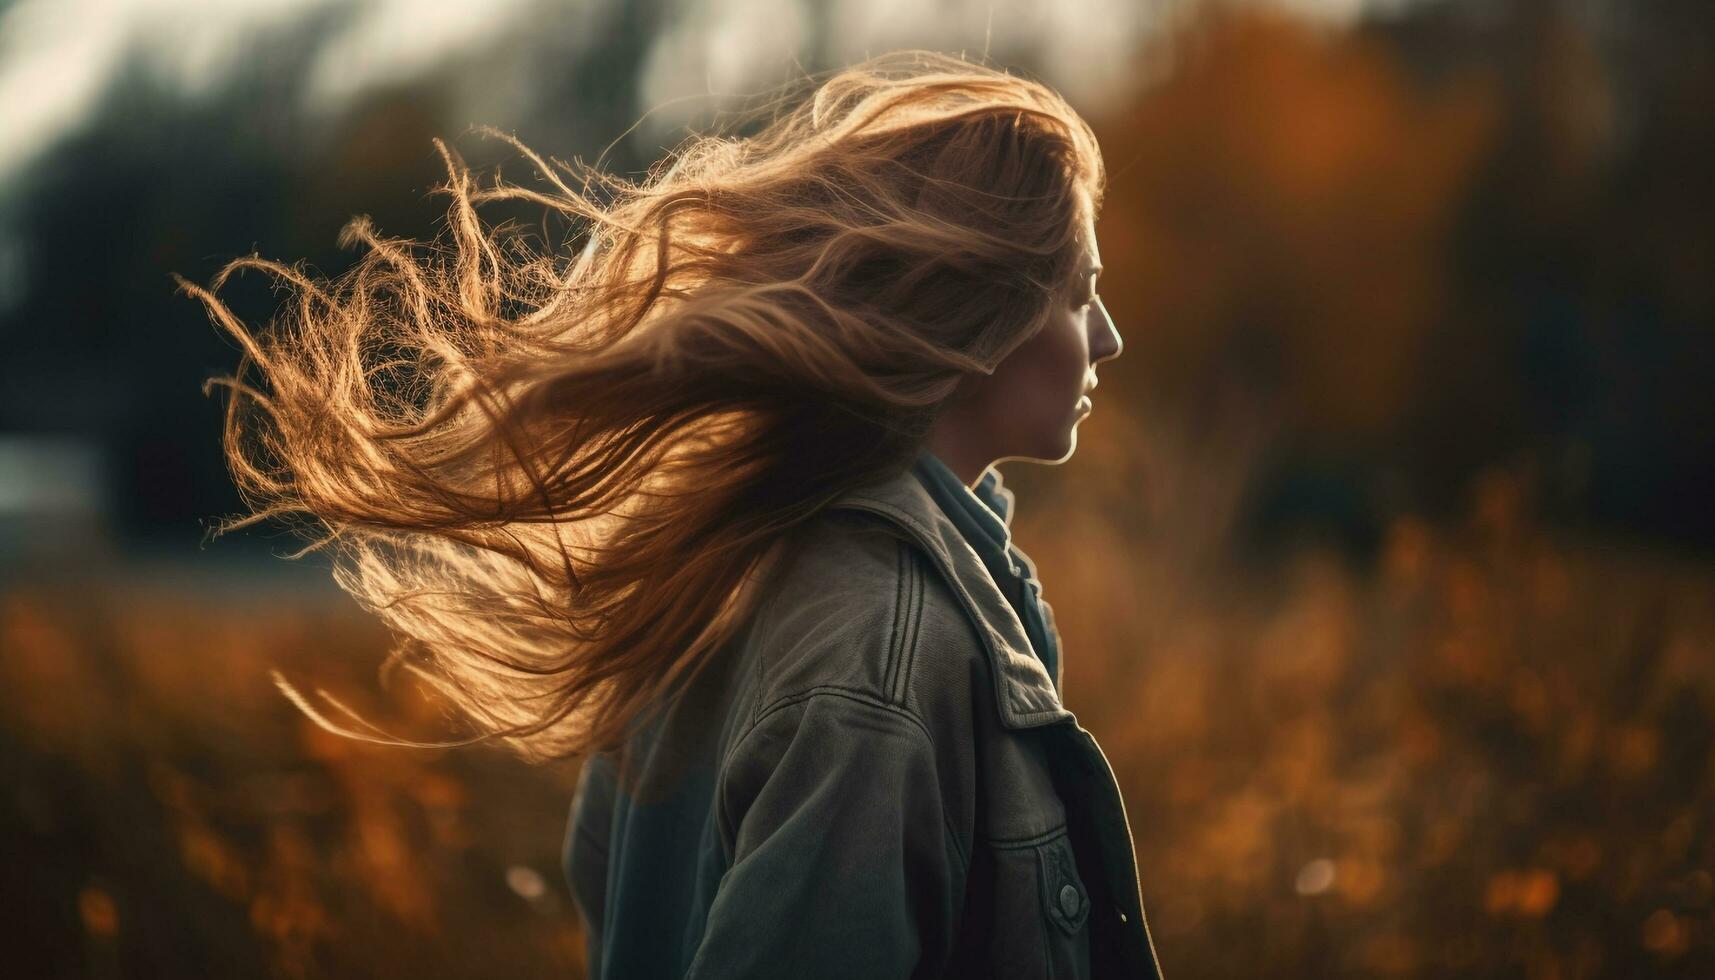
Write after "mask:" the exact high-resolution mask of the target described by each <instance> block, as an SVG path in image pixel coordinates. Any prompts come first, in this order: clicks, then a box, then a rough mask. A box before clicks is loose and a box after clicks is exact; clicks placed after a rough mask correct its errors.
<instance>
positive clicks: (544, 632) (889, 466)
mask: <svg viewBox="0 0 1715 980" xmlns="http://www.w3.org/2000/svg"><path fill="white" fill-rule="evenodd" d="M813 81H814V84H813V85H810V86H808V87H807V89H806V90H805V91H803V92H801V93H798V95H797V97H795V98H794V100H792V101H790V102H787V103H782V104H779V105H776V106H775V107H774V109H773V112H772V114H771V115H770V116H769V117H768V118H766V119H765V120H763V124H762V125H761V126H760V128H758V129H756V130H755V131H754V132H752V133H751V134H750V135H746V136H736V135H730V134H722V133H709V134H705V135H699V136H694V137H692V138H691V139H689V140H687V141H686V142H685V143H684V144H682V145H681V146H680V147H679V148H678V149H676V150H675V151H674V152H673V153H672V154H671V155H670V156H669V157H668V158H667V159H666V160H664V161H662V163H661V164H659V165H658V166H656V167H655V168H654V169H652V170H651V171H650V172H649V174H648V175H647V176H646V177H645V178H643V179H641V180H638V181H627V180H623V179H620V178H617V177H613V176H609V175H605V174H603V173H601V172H599V171H598V170H596V169H593V168H588V167H578V166H573V165H568V164H562V163H559V162H557V161H555V162H554V163H553V164H552V165H551V164H550V163H549V162H548V161H544V160H543V159H541V158H540V157H538V156H537V155H536V154H534V153H533V152H531V151H530V150H528V149H527V148H526V147H524V146H523V145H522V144H520V143H518V142H517V141H515V140H514V141H512V143H513V145H515V146H516V147H517V148H518V149H519V151H520V152H522V153H524V154H525V155H526V156H527V157H528V158H529V159H530V160H531V161H532V163H534V164H535V165H536V167H537V168H538V172H539V173H540V175H541V177H542V178H543V179H544V180H545V181H546V189H545V190H537V189H531V188H528V187H524V186H520V185H508V184H502V183H500V182H499V181H498V180H497V181H495V182H494V183H493V184H490V185H484V184H481V183H479V182H478V181H477V180H476V179H475V178H474V177H473V176H472V175H471V173H470V171H469V170H468V169H467V168H466V167H465V165H464V164H463V163H462V162H461V161H460V160H459V159H458V158H457V157H456V156H455V155H454V154H453V152H452V151H451V150H450V149H449V148H447V147H446V146H445V145H444V144H441V143H439V142H437V146H438V147H439V148H440V149H441V152H442V154H443V157H444V158H445V161H446V164H447V169H448V173H449V175H450V179H449V181H448V183H447V185H445V187H444V190H445V192H446V193H447V194H448V195H449V196H450V198H451V202H452V203H451V206H450V211H449V228H450V232H451V239H452V240H451V243H450V246H428V247H425V246H423V245H421V244H419V243H415V242H412V241H409V240H403V239H390V238H385V237H382V236H381V235H380V234H379V233H378V232H377V231H376V230H375V229H374V228H373V227H372V226H371V225H370V224H369V223H368V222H367V220H365V219H361V218H360V219H357V220H354V221H353V222H352V223H351V224H350V225H348V226H347V228H346V230H345V232H344V235H343V236H342V240H343V241H346V242H347V243H357V244H361V245H363V246H365V247H366V251H365V252H364V253H363V255H362V256H361V257H360V259H359V260H358V262H357V263H356V264H355V265H354V266H353V268H352V269H351V270H350V271H348V272H347V273H345V274H343V275H342V276H340V277H338V278H337V279H335V280H333V281H331V282H330V281H323V280H321V279H318V278H315V277H312V276H309V275H307V274H305V273H304V272H303V271H302V270H301V269H300V268H299V267H298V266H290V265H283V264H280V263H276V262H271V261H267V260H263V259H260V258H257V257H254V256H251V257H246V258H243V259H239V260H237V261H235V262H233V263H230V264H229V265H228V266H227V268H226V269H225V270H223V271H222V273H221V274H220V276H218V277H217V278H216V280H215V282H214V283H213V284H212V286H211V288H210V289H207V290H205V289H203V288H201V287H198V286H194V285H192V284H190V283H184V282H182V281H181V282H182V285H183V288H184V289H185V290H186V291H188V292H190V293H192V294H193V295H195V296H196V297H197V298H199V299H201V300H202V301H203V302H204V303H205V305H206V306H207V307H208V309H209V311H210V313H211V315H212V316H213V317H214V319H215V320H216V322H217V323H218V324H220V325H221V326H222V327H224V328H225V329H227V330H228V331H230V332H231V333H232V335H233V336H234V337H235V338H237V339H238V341H239V342H240V344H241V346H242V350H243V358H242V361H241V363H240V366H239V368H238V370H237V371H236V373H235V374H234V375H233V376H232V377H229V378H220V379H214V382H216V383H220V384H223V385H225V386H226V387H228V388H229V389H230V391H231V400H230V401H229V404H228V412H227V417H226V428H225V433H224V441H223V442H224V448H225V451H226V454H227V458H228V461H229V465H230V467H231V470H232V473H233V476H234V479H235V482H236V483H237V484H238V486H239V488H240V490H241V491H242V493H243V494H244V496H245V501H246V503H247V504H249V505H251V507H252V513H251V514H250V515H248V516H246V517H244V518H243V519H242V520H238V521H236V522H233V523H231V524H229V525H228V526H226V527H224V528H222V530H230V529H233V528H236V527H241V526H244V525H247V524H251V523H255V522H257V521H261V520H264V519H267V518H270V517H279V516H285V515H291V514H305V515H309V516H311V517H312V518H313V519H314V520H315V521H316V522H318V524H319V525H320V526H322V527H325V529H326V531H327V533H326V534H325V535H324V536H322V537H320V538H319V539H317V540H316V541H314V542H313V543H312V544H311V545H310V546H309V548H306V549H305V550H306V551H308V550H310V549H312V548H327V549H329V551H330V552H331V553H332V554H333V555H334V556H335V557H336V561H335V563H334V576H335V578H336V580H337V581H338V582H339V584H340V585H341V586H342V587H343V588H344V589H346V590H347V591H348V592H350V593H351V594H352V595H353V596H354V597H356V598H357V599H358V601H359V602H360V603H362V604H363V605H364V607H365V608H367V609H369V610H371V611H373V612H374V613H375V614H376V615H378V616H380V617H381V618H382V619H383V620H385V622H386V623H387V624H388V625H389V626H390V627H391V628H392V629H393V630H394V631H395V633H396V634H397V635H398V637H399V638H400V642H399V643H398V645H397V647H396V648H395V649H394V651H393V652H392V654H391V656H390V658H389V660H388V667H395V666H397V667H400V668H403V669H407V670H409V671H411V672H412V673H414V674H415V675H416V676H418V677H421V678H422V679H424V680H425V681H427V682H429V683H431V684H433V685H434V686H435V687H436V688H437V689H438V690H439V691H440V692H441V694H443V695H444V696H445V698H446V699H447V700H448V701H449V702H450V703H451V704H452V705H454V706H456V707H457V708H458V709H459V711H460V714H461V716H462V717H463V718H464V719H465V720H466V721H467V722H468V724H469V726H470V727H471V729H472V731H473V734H472V735H471V737H470V739H467V740H477V739H499V740H503V741H504V742H506V743H507V744H508V745H509V746H510V747H512V748H514V749H516V750H518V751H519V752H521V753H523V754H524V755H526V756H528V757H531V758H538V759H545V758H553V757H561V756H579V757H582V758H583V759H584V760H585V761H584V765H583V770H582V776H581V777H580V782H579V787H578V791H577V795H576V799H575V800H574V801H572V813H571V820H570V824H569V827H568V833H567V837H566V846H565V859H566V874H567V880H568V883H569V886H570V888H571V890H572V893H573V895H574V897H575V899H576V904H577V908H578V910H579V913H580V914H581V916H582V918H583V922H584V925H585V934H586V940H587V944H588V947H587V948H588V962H589V968H590V973H591V975H592V976H595V977H604V978H649V977H684V976H689V977H699V978H714V977H735V978H736V977H782V978H786V977H791V978H800V977H863V978H874V977H906V976H912V977H928V976H986V977H1079V976H1104V977H1106V976H1125V977H1152V976H1159V970H1158V968H1157V964H1156V959H1155V955H1154V950H1153V948H1152V945H1151V942H1150V938H1149V934H1148V931H1147V928H1146V926H1145V922H1144V917H1143V909H1142V906H1141V901H1140V896H1139V886H1138V881H1137V874H1136V868H1135V864H1134V858H1133V847H1132V841H1131V836H1130V830H1129V827H1128V824H1127V820H1126V814H1125V811H1124V807H1123V804H1122V803H1121V800H1120V795H1119V790H1118V787H1117V785H1116V783H1115V781H1114V778H1113V774H1112V771H1111V769H1110V768H1109V767H1108V765H1107V762H1106V760H1105V759H1104V758H1103V756H1102V754H1101V751H1100V749H1099V748H1097V747H1096V744H1095V742H1094V740H1093V739H1092V738H1091V736H1090V735H1089V734H1088V733H1087V732H1086V731H1084V729H1082V728H1081V727H1080V726H1079V725H1078V724H1077V722H1076V720H1075V719H1074V717H1073V715H1072V714H1071V713H1070V712H1069V711H1068V710H1067V709H1066V708H1065V707H1064V706H1063V705H1062V703H1061V700H1060V695H1059V681H1060V673H1061V651H1060V644H1059V635H1058V632H1057V631H1056V629H1055V625H1054V620H1053V614H1052V610H1051V609H1050V607H1049V606H1048V605H1047V603H1045V602H1043V601H1042V599H1041V594H1040V590H1041V586H1040V583H1039V582H1038V581H1037V579H1036V575H1035V567H1034V566H1033V564H1032V563H1031V562H1030V560H1029V559H1028V558H1027V557H1026V556H1025V555H1024V553H1023V552H1022V551H1020V550H1019V549H1018V547H1017V546H1016V545H1015V544H1014V543H1013V542H1012V540H1011V537H1010V533H1009V526H1010V522H1011V516H1012V506H1013V496H1012V493H1011V491H1010V490H1008V489H1007V488H1006V487H1005V486H1004V485H1003V483H1002V480H1001V476H1000V474H999V471H998V470H997V469H996V468H995V464H996V463H998V462H1001V461H1003V460H1021V461H1034V462H1046V463H1053V462H1059V461H1063V460H1065V459H1067V458H1068V457H1070V455H1071V454H1072V452H1073V450H1074V447H1075V445H1076V427H1077V425H1078V422H1079V421H1080V419H1082V418H1083V417H1084V415H1085V414H1086V413H1087V412H1088V411H1089V410H1090V401H1089V399H1088V395H1089V392H1090V390H1091V389H1092V388H1093V387H1094V386H1095V378H1096V375H1095V368H1096V365H1097V364H1098V363H1100V362H1102V361H1105V360H1107V359H1110V358H1112V357H1115V356H1117V355H1118V354H1119V353H1120V337H1119V334H1118V333H1117V331H1116V330H1115V328H1114V324H1113V323H1112V321H1111V320H1110V319H1109V318H1108V315H1107V313H1106V311H1105V309H1104V308H1103V306H1102V304H1101V301H1100V300H1099V298H1097V296H1096V293H1095V277H1096V274H1097V273H1098V272H1099V271H1100V253H1099V249H1098V245H1097V242H1096V237H1095V219H1096V216H1097V213H1098V211H1099V208H1100V204H1101V198H1102V190H1103V184H1104V180H1105V177H1104V170H1103V165H1102V160H1101V157H1100V151H1099V149H1098V147H1097V144H1096V140H1095V138H1094V136H1093V134H1092V133H1091V131H1090V129H1089V127H1088V125H1087V124H1086V123H1085V122H1084V121H1083V120H1082V119H1081V118H1080V117H1079V116H1078V114H1077V113H1076V112H1074V111H1073V109H1072V108H1071V107H1070V106H1069V105H1068V104H1067V103H1066V102H1065V101H1064V100H1063V99H1062V98H1061V97H1060V96H1059V95H1057V94H1056V93H1055V92H1053V91H1052V90H1051V89H1049V88H1048V87H1046V86H1044V85H1042V84H1039V83H1037V82H1034V81H1031V80H1028V79H1025V78H1022V77H1018V76H1016V75H1013V74H1010V73H1007V72H1003V71H999V70H996V69H993V68H990V67H987V66H983V65H980V64H974V63H971V62H969V61H966V60H964V59H960V58H954V57H950V56H944V55H937V54H932V53H928V52H921V51H911V52H902V53H897V54H893V55H887V56H882V57H879V58H874V59H871V60H868V61H866V62H864V63H862V64H859V65H856V66H853V67H851V68H847V69H845V70H843V71H839V72H834V73H830V74H828V75H825V76H822V77H820V78H818V79H815V80H813ZM508 139H510V138H508ZM495 200H513V201H522V202H525V203H533V204H539V205H542V206H545V207H547V208H550V209H553V210H554V211H556V212H559V213H561V214H563V215H565V216H567V217H568V218H569V219H571V220H572V221H573V222H574V224H575V226H576V228H577V237H576V238H575V239H574V240H573V242H572V244H571V247H570V248H567V249H564V250H556V249H548V248H542V249H537V248H534V247H532V246H531V245H529V244H528V242H527V241H526V240H525V239H523V238H522V237H520V236H516V235H510V234H508V230H507V229H506V228H504V227H502V228H489V227H487V226H485V225H484V224H483V223H482V222H480V221H479V220H478V218H477V213H476V208H477V206H478V205H480V204H482V203H484V202H488V201H495ZM245 268H254V269H260V270H263V271H266V272H268V273H269V274H271V275H273V276H275V277H277V279H278V280H279V281H280V282H282V283H283V284H285V285H286V286H287V287H289V289H290V290H291V293H292V296H293V301H292V302H291V303H289V304H287V305H286V306H285V307H283V313H282V315H281V317H280V318H279V319H277V320H276V321H275V322H274V323H273V324H272V325H271V326H272V327H273V329H270V330H267V331H252V330H250V329H248V328H246V327H245V325H244V324H242V323H241V322H239V320H238V319H237V318H236V317H235V316H234V315H233V314H232V313H231V311H230V310H229V309H228V308H227V307H226V306H225V305H224V304H223V303H222V302H221V301H220V300H219V299H217V298H216V296H215V291H217V290H218V289H219V288H220V286H221V284H222V283H223V282H224V281H225V279H226V278H227V277H228V276H229V275H230V274H231V273H232V272H234V271H237V270H240V269H245ZM251 368H255V370H256V373H257V374H259V375H260V378H259V380H258V379H254V378H252V377H251V376H250V374H251V371H250V369H251ZM286 690H287V691H288V693H289V694H290V695H291V696H293V697H294V698H295V699H296V700H297V701H298V703H299V704H300V706H301V707H303V708H304V709H305V710H307V711H309V712H311V714H312V715H313V716H314V717H316V718H317V720H318V721H320V722H321V723H323V724H324V725H327V726H329V727H332V728H335V729H337V730H340V731H343V732H345V733H347V734H351V735H354V736H356V737H363V738H370V739H374V740H380V741H386V740H388V737H387V736H385V735H384V734H382V733H381V732H380V731H379V730H378V729H375V728H370V727H365V725H366V723H364V722H363V721H362V720H361V719H354V718H353V719H349V720H348V722H347V723H341V722H338V721H336V720H335V719H334V718H332V717H330V716H329V715H328V714H327V713H326V710H325V707H323V706H318V705H316V704H313V703H312V702H310V701H309V700H308V699H306V698H303V697H301V696H299V695H297V693H296V691H295V690H293V689H291V688H290V687H289V686H286ZM333 704H334V706H335V707H336V708H337V707H338V704H337V702H334V703H333ZM412 744H415V743H412ZM473 940H474V941H480V939H475V937H473Z"/></svg>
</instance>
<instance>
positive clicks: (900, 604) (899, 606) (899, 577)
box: [881, 539, 910, 700]
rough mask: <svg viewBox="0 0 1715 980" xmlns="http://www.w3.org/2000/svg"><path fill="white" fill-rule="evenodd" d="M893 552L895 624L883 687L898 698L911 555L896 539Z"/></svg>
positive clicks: (889, 641)
mask: <svg viewBox="0 0 1715 980" xmlns="http://www.w3.org/2000/svg"><path fill="white" fill-rule="evenodd" d="M895 545H896V546H895V548H894V553H893V568H894V578H893V624H892V629H891V630H889V631H888V645H887V670H886V672H885V674H884V676H883V677H882V681H881V689H882V690H883V691H884V692H886V693H887V696H888V699H889V700H896V697H895V695H894V691H895V689H896V685H897V683H898V680H899V672H900V661H901V660H902V659H903V658H904V655H905V642H904V641H905V630H904V628H903V624H904V621H905V617H906V612H905V606H906V603H907V602H908V601H909V598H908V587H907V577H908V575H909V572H908V571H907V568H908V565H909V563H910V556H909V555H908V554H907V553H906V543H905V542H904V541H900V540H898V539H895Z"/></svg>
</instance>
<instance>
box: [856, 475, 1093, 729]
mask: <svg viewBox="0 0 1715 980" xmlns="http://www.w3.org/2000/svg"><path fill="white" fill-rule="evenodd" d="M839 507H840V508H849V509H855V510H863V511H868V512H870V513H875V514H880V515H882V516H884V517H886V518H888V519H890V520H893V521H895V522H897V523H899V524H900V525H902V526H903V527H905V528H906V529H907V530H909V531H910V532H912V536H913V537H914V538H917V539H920V540H922V541H923V542H925V544H927V543H928V542H930V541H932V540H933V539H934V538H935V534H934V532H933V531H931V530H930V529H929V528H928V527H926V526H924V525H923V523H922V522H921V521H919V520H917V518H915V517H913V516H912V515H910V514H906V513H904V512H902V511H900V510H899V509H898V508H897V507H895V506H893V505H892V504H891V503H888V502H887V501H883V500H878V499H877V498H875V497H871V496H868V495H865V494H852V495H850V496H849V497H848V498H847V499H846V500H845V501H844V502H842V503H841V504H840V505H839ZM935 561H936V565H937V566H938V568H937V572H938V574H940V575H941V576H942V577H943V578H945V579H947V585H948V587H949V588H951V589H952V591H953V594H954V596H955V597H956V598H958V600H959V603H960V605H961V606H962V607H963V609H964V611H965V615H966V616H968V617H970V618H971V619H972V620H973V621H974V623H975V625H976V626H977V629H978V632H979V633H991V634H992V632H993V630H994V627H993V626H991V625H989V624H988V622H987V621H986V620H985V619H984V617H983V615H982V613H981V612H980V611H979V609H978V607H977V603H976V599H975V597H974V596H972V595H970V593H969V591H968V590H967V589H966V588H965V585H964V583H962V582H960V581H958V576H956V575H953V574H952V573H951V571H950V560H945V559H944V558H943V556H940V555H937V556H935ZM982 643H983V646H984V647H985V648H986V649H987V652H988V655H989V657H990V659H991V660H992V661H993V663H994V667H995V697H996V706H997V708H999V710H1000V715H1001V721H1002V722H1003V723H1004V724H1006V726H1007V727H1008V728H1017V727H1034V726H1036V725H1037V724H1042V723H1046V722H1047V721H1052V720H1057V719H1061V718H1066V717H1070V712H1068V711H1067V710H1066V708H1065V706H1064V705H1060V706H1058V707H1048V708H1038V709H1035V710H1030V709H1028V708H1026V707H1024V706H1023V705H1022V704H1021V703H1020V701H1019V697H1018V693H1017V692H1016V691H1015V690H1014V689H1013V688H1014V684H1015V682H1014V681H1013V680H1012V679H1011V678H1010V677H1007V676H1004V674H1005V671H1004V669H1003V666H1004V665H1003V664H1002V663H1001V658H1000V651H999V649H998V648H997V647H996V643H995V640H994V638H993V636H985V637H983V639H982ZM1050 685H1051V686H1052V679H1050ZM1055 696H1056V698H1058V692H1057V691H1056V692H1055Z"/></svg>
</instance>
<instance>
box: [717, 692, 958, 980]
mask: <svg viewBox="0 0 1715 980" xmlns="http://www.w3.org/2000/svg"><path fill="white" fill-rule="evenodd" d="M719 806H720V820H721V833H722V839H723V842H726V843H727V844H728V846H729V847H730V848H731V855H732V864H731V867H730V869H729V870H728V872H727V874H726V875H725V877H723V878H722V879H721V883H720V888H719V891H718V892H717V893H716V895H715V899H714V903H713V905H712V906H711V907H710V909H709V917H708V922H707V925H706V927H705V929H704V932H703V940H702V944H701V946H700V947H699V949H698V951H697V954H696V957H695V959H694V960H693V961H692V964H691V969H690V972H689V974H688V975H689V976H691V977H696V978H701V980H714V978H719V977H753V978H768V977H780V978H800V977H828V978H837V977H854V978H857V977H862V978H884V977H908V976H932V975H935V974H937V973H938V972H939V968H940V966H941V965H942V964H943V963H944V962H945V959H946V957H947V955H948V954H949V952H950V944H951V942H952V937H953V934H954V931H955V927H956V924H957V921H956V917H957V915H958V912H959V909H960V907H961V905H962V901H963V892H964V871H963V867H962V862H961V861H960V859H959V857H958V855H959V851H958V850H957V846H956V843H955V841H954V839H953V836H952V835H951V833H950V832H949V829H948V824H947V820H946V817H945V816H944V811H943V808H942V797H941V784H940V781H939V779H938V778H937V773H936V767H935V752H934V747H933V746H932V744H931V742H930V739H929V735H928V733H927V731H926V730H925V729H924V728H923V726H922V724H921V723H920V722H919V721H918V720H917V719H916V718H915V717H914V716H912V715H910V714H909V713H907V712H905V711H904V710H902V709H900V708H898V707H895V706H892V705H887V704H883V703H881V702H879V701H874V700H871V699H869V698H866V697H864V696H863V695H861V694H857V693H847V692H843V691H827V690H825V689H824V690H822V691H818V692H816V693H814V694H811V695H808V696H805V697H802V698H800V699H798V700H796V701H795V702H791V703H788V704H785V705H783V706H779V707H777V708H774V709H771V710H770V711H769V713H767V714H766V715H764V716H763V718H762V719H761V720H759V721H758V722H757V723H756V725H755V726H754V727H753V728H752V729H751V730H750V731H749V732H748V733H747V734H746V735H745V736H744V737H743V738H742V739H740V740H739V741H738V743H737V744H736V745H735V746H734V749H733V752H732V754H731V756H730V758H729V759H728V760H727V763H726V765H725V766H724V771H723V773H722V778H721V785H720V797H719Z"/></svg>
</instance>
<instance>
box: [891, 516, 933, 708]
mask: <svg viewBox="0 0 1715 980" xmlns="http://www.w3.org/2000/svg"><path fill="white" fill-rule="evenodd" d="M900 546H901V547H903V548H904V549H905V555H904V559H905V570H904V574H903V575H902V576H901V577H902V579H903V580H904V581H905V582H906V583H907V584H906V585H905V609H904V610H902V611H901V617H902V622H900V623H899V624H898V626H897V629H898V631H899V635H900V642H899V670H898V673H897V674H896V676H895V677H894V679H893V687H892V688H891V689H890V691H889V692H888V697H889V698H890V699H891V700H892V701H893V702H894V703H896V704H904V703H905V696H906V692H907V691H909V690H910V688H911V671H912V668H913V667H914V666H915V665H916V662H917V637H918V635H919V633H920V631H921V629H922V623H923V590H924V583H923V569H922V566H921V564H919V563H920V562H921V561H922V559H921V558H920V557H919V555H918V553H917V548H916V546H915V545H911V544H908V543H906V542H903V541H902V542H900Z"/></svg>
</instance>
